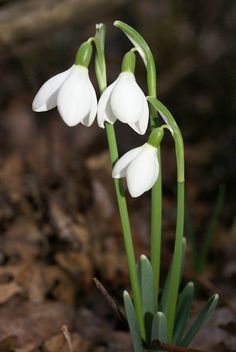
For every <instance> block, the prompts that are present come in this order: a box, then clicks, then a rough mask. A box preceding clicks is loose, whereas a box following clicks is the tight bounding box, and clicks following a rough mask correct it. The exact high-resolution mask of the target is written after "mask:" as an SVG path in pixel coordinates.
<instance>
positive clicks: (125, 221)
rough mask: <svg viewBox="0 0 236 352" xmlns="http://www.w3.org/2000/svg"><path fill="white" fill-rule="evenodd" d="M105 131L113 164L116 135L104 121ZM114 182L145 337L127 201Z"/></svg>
mask: <svg viewBox="0 0 236 352" xmlns="http://www.w3.org/2000/svg"><path fill="white" fill-rule="evenodd" d="M106 133H107V140H108V146H109V152H110V157H111V162H112V165H114V163H115V162H116V161H117V160H118V157H119V156H118V150H117V143H116V136H115V131H114V127H113V125H111V124H108V123H106ZM114 182H115V190H116V197H117V202H118V207H119V212H120V218H121V224H122V230H123V236H124V244H125V251H126V257H127V262H128V268H129V275H130V282H131V289H132V293H133V300H134V307H135V311H136V314H137V320H138V324H139V329H140V333H141V336H142V338H143V339H145V328H144V321H143V311H142V302H141V294H140V288H139V283H138V277H137V271H136V264H135V254H134V247H133V241H132V235H131V230H130V222H129V215H128V209H127V203H126V199H125V192H124V188H123V184H122V180H121V179H114Z"/></svg>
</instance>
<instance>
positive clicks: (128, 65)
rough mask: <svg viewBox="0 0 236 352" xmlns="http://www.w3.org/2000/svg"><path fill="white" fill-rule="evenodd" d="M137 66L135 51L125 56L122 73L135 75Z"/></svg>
mask: <svg viewBox="0 0 236 352" xmlns="http://www.w3.org/2000/svg"><path fill="white" fill-rule="evenodd" d="M135 65H136V56H135V53H134V51H133V50H131V51H128V53H126V54H125V56H124V57H123V61H122V66H121V71H122V72H131V73H134V71H135Z"/></svg>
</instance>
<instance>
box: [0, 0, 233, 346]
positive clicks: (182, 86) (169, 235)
mask: <svg viewBox="0 0 236 352" xmlns="http://www.w3.org/2000/svg"><path fill="white" fill-rule="evenodd" d="M116 19H120V20H123V21H125V22H127V23H128V24H130V25H132V26H133V27H134V28H136V29H137V30H138V31H139V32H140V33H141V34H142V35H143V37H144V38H145V39H146V41H147V42H148V44H149V45H150V47H151V49H152V51H153V53H154V56H155V59H156V63H157V71H158V96H159V98H160V100H162V101H163V102H164V103H165V104H166V105H167V106H168V107H169V109H170V110H171V111H172V113H173V115H174V116H175V118H176V120H177V121H178V123H179V126H180V127H181V130H182V133H183V136H184V140H185V146H186V173H187V191H186V192H187V195H186V199H187V210H188V214H187V217H188V222H190V220H191V223H192V226H193V229H194V236H195V238H196V240H197V243H198V245H199V250H200V247H201V240H202V239H203V238H204V236H205V233H206V229H207V226H208V225H207V224H208V222H209V219H210V217H211V214H212V212H213V210H214V206H215V203H216V199H217V194H218V192H219V188H220V187H221V186H223V187H225V196H224V200H223V204H224V205H223V208H222V210H221V212H220V216H219V219H218V220H219V221H218V222H219V223H218V225H217V226H216V228H215V229H214V238H213V244H212V249H211V252H210V255H209V260H208V263H207V265H206V268H205V271H204V272H205V274H204V275H206V276H204V279H206V278H207V280H210V282H211V283H212V282H213V283H214V285H216V286H217V287H216V288H217V289H219V290H220V291H222V292H223V295H224V297H225V298H224V299H225V301H226V302H225V301H224V302H223V308H221V309H222V310H223V311H219V314H218V315H219V319H223V322H222V321H221V322H220V323H219V324H225V325H227V324H228V323H229V322H230V323H232V319H231V314H232V309H231V308H232V307H231V308H230V307H229V306H230V304H228V303H229V301H232V300H233V286H232V282H233V279H234V278H235V276H236V263H235V249H234V248H235V244H236V238H235V226H236V225H235V206H234V205H235V204H234V199H235V149H236V148H235V130H236V127H235V126H236V125H235V121H234V120H235V113H236V99H235V97H236V68H235V62H236V47H235V36H236V3H235V1H234V0H227V1H219V0H216V1H210V0H206V1H202V0H193V1H187V0H185V1H184V0H182V1H181V0H174V1H170V0H159V1H156V0H146V1H144V0H143V1H141V0H139V1H135V0H133V1H127V0H86V1H82V0H77V1H75V0H58V1H55V0H42V1H36V0H34V1H33V0H29V1H26V0H22V1H20V0H15V1H14V0H12V1H3V0H2V1H0V82H1V84H0V165H1V167H0V229H1V233H0V244H1V246H0V286H1V292H2V293H1V294H0V304H1V306H0V341H1V340H2V339H4V338H5V337H6V336H12V335H17V336H18V342H16V345H17V346H18V347H21V348H25V350H24V351H26V350H27V348H26V347H25V346H28V345H29V346H31V347H32V346H33V347H32V348H33V349H34V348H37V347H39V346H41V347H42V346H43V347H42V348H43V349H44V351H54V350H55V349H58V348H59V347H58V346H59V345H58V343H62V344H63V341H64V340H63V341H61V340H60V338H61V337H60V336H58V337H57V338H58V339H59V340H56V342H55V341H54V340H53V342H52V341H51V340H50V339H51V338H52V336H53V335H56V334H59V333H60V326H61V325H62V324H63V323H66V324H67V325H68V326H69V327H70V329H71V330H73V331H75V332H76V333H75V336H74V337H73V338H74V341H75V342H74V343H75V344H76V343H77V344H79V346H80V349H81V350H83V349H84V350H89V349H91V348H95V349H96V347H94V346H97V345H99V344H100V345H101V344H103V345H104V346H106V347H104V348H107V349H108V350H111V351H114V350H116V349H117V348H121V349H125V348H126V349H129V347H127V344H128V346H129V338H128V334H127V333H126V332H124V327H123V326H121V324H120V323H117V322H116V320H115V318H114V316H113V315H112V311H111V309H110V307H109V306H108V305H107V303H106V302H104V299H103V298H102V297H101V296H100V295H99V293H98V292H97V291H96V289H95V288H94V286H93V283H92V278H93V276H96V277H98V278H99V279H100V280H101V281H102V282H103V283H104V285H105V286H106V287H107V288H108V289H109V290H110V291H111V292H112V293H113V294H114V296H115V297H117V300H118V302H121V292H122V288H123V287H126V286H127V285H128V278H127V270H126V262H125V258H124V254H123V244H122V238H121V232H120V223H119V218H118V215H117V212H116V207H115V197H114V190H113V184H112V179H111V176H110V172H111V170H110V165H109V156H108V155H107V152H106V149H107V146H106V138H105V133H104V131H103V130H101V129H99V128H98V127H97V123H96V122H95V123H94V124H93V126H92V128H89V129H88V128H85V127H83V126H80V125H78V126H76V127H75V128H69V127H67V126H66V125H65V124H64V123H63V121H62V119H61V118H60V116H59V115H58V112H57V110H56V109H54V110H52V111H50V112H47V113H42V114H35V113H33V112H32V111H31V103H32V100H33V98H34V96H35V94H36V92H37V90H38V89H39V87H40V86H41V84H42V83H44V82H45V81H46V80H47V79H48V78H49V77H51V76H53V75H54V74H56V73H58V72H61V71H63V70H65V69H66V68H68V67H69V66H70V65H71V64H72V63H73V60H74V56H75V53H76V50H77V48H78V46H79V44H80V43H81V42H82V41H84V40H86V39H87V38H88V37H90V36H92V35H93V34H94V30H95V24H96V23H100V22H103V23H105V24H106V26H107V40H106V55H107V69H108V81H109V83H111V82H112V81H113V80H114V79H115V78H116V77H117V75H118V74H119V72H120V64H121V60H122V55H123V54H124V53H125V52H126V50H128V49H129V48H130V47H131V46H130V43H129V41H128V40H127V38H126V37H125V36H124V35H123V34H122V33H121V32H120V31H119V30H118V29H116V28H115V27H113V25H112V24H113V21H114V20H116ZM90 76H91V78H92V80H93V82H94V84H95V86H96V81H95V77H94V70H93V67H91V69H90ZM137 80H138V82H139V84H140V85H141V86H142V88H143V89H144V91H145V92H146V82H145V69H144V67H143V64H142V62H141V60H138V67H137ZM96 87H97V86H96ZM116 127H117V136H118V143H119V146H120V153H121V154H122V153H124V152H125V151H127V150H128V149H130V148H131V147H134V146H138V145H140V144H141V143H143V142H144V141H145V138H146V137H145V136H144V137H140V136H138V135H136V134H135V133H134V132H133V131H132V130H131V129H129V127H127V126H124V125H121V124H119V123H117V124H116ZM162 159H163V174H164V177H163V180H164V181H163V182H164V183H163V189H164V218H163V219H164V220H163V273H165V270H166V269H167V268H168V265H169V262H170V256H171V251H172V243H173V233H174V224H175V160H174V150H173V143H172V140H171V138H170V136H166V137H165V139H164V142H163V148H162ZM129 207H130V209H131V215H132V224H133V232H134V238H135V241H136V244H137V253H141V252H145V253H148V243H149V228H148V220H149V195H148V194H147V195H145V196H143V197H141V198H139V199H138V200H132V199H130V198H129ZM186 236H187V237H188V236H189V228H187V229H186ZM189 242H190V245H189V247H190V248H188V253H189V255H188V259H187V271H188V269H189V270H190V269H191V256H192V255H193V254H192V252H191V239H189ZM29 269H30V270H29ZM190 271H191V270H190ZM163 276H164V275H163ZM187 278H189V273H186V277H185V279H187ZM185 279H184V280H185ZM209 291H211V289H210V288H209V285H208V287H207V285H205V286H204V285H203V287H201V289H200V295H199V299H201V298H202V297H208V295H209ZM88 293H90V294H88ZM1 295H2V296H1ZM19 302H20V303H21V304H19ZM94 302H95V303H94ZM227 302H228V303H227ZM21 306H22V310H21V309H20V307H21ZM16 307H17V309H18V310H16ZM65 307H66V308H65ZM68 307H70V308H68ZM37 309H38V311H37ZM1 311H2V313H1ZM23 312H24V314H23ZM25 312H27V313H26V314H25ZM35 312H37V313H35ZM42 312H44V313H42ZM45 312H48V314H46V313H45ZM51 312H54V313H53V314H55V317H52V313H51ZM55 312H56V313H55ZM40 314H41V315H40ZM23 315H24V318H22V316H23ZM91 315H92V318H91ZM49 317H50V318H49ZM222 317H223V318H222ZM50 319H51V320H50ZM81 319H82V321H83V322H85V321H86V319H87V323H86V324H87V325H86V324H85V323H84V324H82V325H81ZM96 319H97V320H98V322H97V320H96ZM99 319H100V320H99ZM227 319H228V320H227ZM215 320H217V319H216V318H215ZM12 321H14V323H12ZM94 321H96V322H97V325H96V324H95V323H94ZM10 322H11V324H10ZM36 322H37V324H38V325H37V324H36ZM40 322H41V323H40ZM34 324H36V325H37V328H35V327H33V325H34ZM45 324H46V326H47V328H45ZM47 324H48V325H47ZM94 324H95V328H94V329H95V333H94V330H93V328H92V326H94ZM119 324H120V325H119ZM234 324H235V322H234ZM49 326H50V328H49ZM85 326H87V328H86V327H85ZM88 326H89V327H90V328H88ZM98 326H102V327H103V329H104V330H102V332H101V331H100V330H99V329H98ZM96 329H97V330H96ZM212 329H216V333H215V335H214V334H213V335H214V336H215V337H214V338H212V340H211V345H209V346H210V347H209V346H208V344H207V343H208V342H209V341H208V342H207V341H206V340H207V339H205V340H204V339H203V340H201V339H200V340H199V341H200V342H202V341H203V342H202V344H203V347H205V350H206V349H207V348H208V347H209V348H212V346H214V348H215V350H217V348H218V351H226V350H227V349H223V348H228V350H229V351H233V349H231V345H227V343H226V342H225V340H227V341H228V340H230V338H231V335H230V332H228V331H227V334H228V335H227V336H226V335H224V333H225V334H226V332H224V331H226V330H227V329H225V330H222V331H223V333H222V331H219V329H218V327H217V328H216V327H214V328H213V327H212ZM217 329H218V330H217ZM234 329H235V325H234ZM117 330H118V332H117ZM19 331H20V332H19ZM91 331H92V332H91ZM211 331H212V330H211ZM214 331H215V330H214ZM78 332H79V333H78ZM108 332H109V334H108ZM96 334H97V335H96ZM111 334H113V335H112V338H111ZM117 334H118V335H117ZM222 334H223V335H222ZM107 335H109V338H108V337H107ZM213 335H212V336H213ZM81 336H83V338H86V339H87V340H82V337H81ZM94 336H95V337H94ZM127 340H128V342H127ZM48 341H49V342H48ZM81 341H82V342H81ZM84 341H86V342H84ZM88 341H89V342H88ZM101 341H102V342H101ZM104 341H105V342H104ZM114 341H115V342H114ZM234 342H235V341H234ZM11 343H13V345H14V343H15V342H14V341H11ZM53 343H56V345H53ZM86 343H87V344H86ZM91 343H93V344H94V345H93V347H91ZM122 343H123V344H124V346H123V345H122ZM30 344H31V345H30ZM51 344H52V345H51ZM81 344H83V346H82V345H81ZM119 344H121V346H120V345H119ZM100 345H99V346H100ZM198 345H199V342H198ZM223 345H224V346H223ZM232 345H233V344H232ZM55 346H56V347H55ZM63 346H64V345H63ZM76 346H77V345H76ZM81 346H82V347H81ZM117 346H118V347H117ZM217 346H218V347H217ZM219 346H220V347H219ZM222 346H223V347H222ZM225 346H226V347H225ZM63 348H66V347H65V346H64V347H63ZM29 350H30V348H29ZM228 350H227V351H228Z"/></svg>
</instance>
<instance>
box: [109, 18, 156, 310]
mask: <svg viewBox="0 0 236 352" xmlns="http://www.w3.org/2000/svg"><path fill="white" fill-rule="evenodd" d="M114 25H115V26H116V27H118V28H119V29H121V30H122V31H123V32H124V33H125V35H126V36H127V37H128V38H129V40H130V41H131V42H132V44H133V45H134V46H135V48H136V50H137V51H138V53H139V54H140V56H141V58H142V60H143V62H144V65H145V67H146V71H147V86H148V95H150V96H152V97H156V94H157V92H156V91H157V82H156V64H155V60H154V57H153V54H152V51H151V49H150V47H149V46H148V44H147V42H146V41H145V40H144V39H143V37H142V36H141V35H140V34H139V33H138V32H137V31H136V30H135V29H134V28H132V27H131V26H129V25H127V24H126V23H124V22H122V21H115V22H114ZM149 113H150V119H149V124H150V129H151V130H153V129H155V128H156V127H157V125H158V121H157V114H156V111H155V109H154V108H153V107H152V105H150V106H149ZM157 155H158V165H159V177H158V179H157V181H156V183H155V185H154V186H153V188H152V201H151V263H152V268H153V273H154V292H155V294H154V297H155V306H156V309H158V296H159V280H160V260H161V228H162V181H161V152H160V148H158V150H157Z"/></svg>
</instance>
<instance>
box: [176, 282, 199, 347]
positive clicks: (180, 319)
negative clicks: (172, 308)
mask: <svg viewBox="0 0 236 352" xmlns="http://www.w3.org/2000/svg"><path fill="white" fill-rule="evenodd" d="M193 297H194V283H193V282H189V283H188V284H187V285H186V286H185V288H184V289H183V291H182V292H181V293H180V295H179V299H178V305H177V312H176V322H175V333H174V339H173V342H174V343H176V344H177V345H178V344H179V343H180V342H181V340H182V337H183V333H184V330H185V327H186V323H187V321H188V318H189V316H190V312H191V308H192V304H193Z"/></svg>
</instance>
